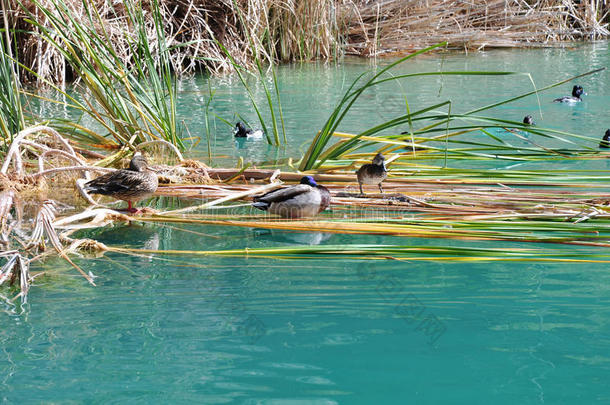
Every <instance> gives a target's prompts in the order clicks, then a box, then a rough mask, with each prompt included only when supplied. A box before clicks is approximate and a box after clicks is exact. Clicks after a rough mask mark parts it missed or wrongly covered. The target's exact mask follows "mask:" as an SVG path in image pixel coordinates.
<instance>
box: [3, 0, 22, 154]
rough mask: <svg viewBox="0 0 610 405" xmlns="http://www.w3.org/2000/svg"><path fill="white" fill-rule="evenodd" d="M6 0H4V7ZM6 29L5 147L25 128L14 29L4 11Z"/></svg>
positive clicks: (4, 55)
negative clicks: (14, 50) (11, 28)
mask: <svg viewBox="0 0 610 405" xmlns="http://www.w3.org/2000/svg"><path fill="white" fill-rule="evenodd" d="M4 3H5V0H3V7H4V5H5V4H4ZM2 17H3V25H4V29H3V30H2V32H0V138H1V139H2V142H3V146H4V148H7V147H8V145H9V144H10V143H11V142H12V140H13V135H14V134H16V133H18V132H19V131H21V130H22V129H24V128H25V118H24V113H23V107H24V106H23V102H22V98H21V83H20V81H19V78H18V76H17V75H18V72H19V70H18V67H17V64H16V63H15V57H14V55H13V52H12V46H11V45H12V44H11V42H12V39H13V36H12V31H10V30H9V25H8V18H7V15H6V13H3V16H2Z"/></svg>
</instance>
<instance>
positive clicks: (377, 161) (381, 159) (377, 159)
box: [373, 153, 385, 166]
mask: <svg viewBox="0 0 610 405" xmlns="http://www.w3.org/2000/svg"><path fill="white" fill-rule="evenodd" d="M384 161H385V158H384V157H383V155H382V154H381V153H378V154H376V155H375V157H374V158H373V164H374V165H376V166H382V165H383V162H384Z"/></svg>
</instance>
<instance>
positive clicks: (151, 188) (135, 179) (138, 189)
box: [84, 152, 159, 213]
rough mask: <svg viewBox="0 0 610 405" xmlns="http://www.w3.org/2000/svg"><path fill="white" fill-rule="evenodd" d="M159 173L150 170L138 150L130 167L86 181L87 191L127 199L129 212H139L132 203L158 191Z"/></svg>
mask: <svg viewBox="0 0 610 405" xmlns="http://www.w3.org/2000/svg"><path fill="white" fill-rule="evenodd" d="M158 185H159V180H158V179H157V175H156V174H155V173H153V172H151V171H149V170H148V162H147V161H146V159H145V158H144V156H142V154H141V153H140V152H136V153H135V155H133V158H132V159H131V162H129V168H128V169H120V170H117V171H114V172H112V173H108V174H104V175H103V176H100V177H97V178H95V179H93V180H91V181H88V182H87V183H85V187H84V189H85V191H87V192H88V193H91V194H102V195H107V196H110V197H113V198H116V199H117V200H123V201H127V204H128V208H127V209H128V211H129V212H132V213H133V212H138V211H139V210H138V209H136V208H133V206H132V204H135V203H136V202H137V201H139V200H141V199H143V198H146V197H148V196H150V195H151V194H153V193H154V192H155V191H157V186H158Z"/></svg>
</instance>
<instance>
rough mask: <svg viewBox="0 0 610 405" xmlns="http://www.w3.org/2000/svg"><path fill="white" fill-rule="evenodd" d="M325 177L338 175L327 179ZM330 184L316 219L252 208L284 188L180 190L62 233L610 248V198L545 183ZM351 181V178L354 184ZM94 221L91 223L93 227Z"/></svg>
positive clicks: (94, 213)
mask: <svg viewBox="0 0 610 405" xmlns="http://www.w3.org/2000/svg"><path fill="white" fill-rule="evenodd" d="M324 176H326V177H327V178H330V177H333V175H324ZM335 177H336V178H340V179H343V181H337V180H336V179H335V181H334V182H330V181H328V182H325V183H324V184H325V186H326V187H328V188H329V190H330V191H331V194H332V202H331V207H330V209H329V210H327V211H325V212H323V213H321V214H320V215H319V216H318V217H316V218H311V219H299V220H287V219H281V218H279V217H275V216H272V215H268V214H266V213H263V212H260V211H258V210H255V209H253V208H251V207H250V203H251V199H252V196H254V195H258V194H261V193H263V192H266V191H269V190H271V189H274V188H276V187H279V186H280V184H279V182H271V183H268V184H260V183H251V182H249V181H248V182H245V183H244V184H237V183H232V184H224V185H218V184H217V185H178V186H166V187H163V188H162V189H161V190H160V191H159V193H160V194H162V195H163V194H166V195H172V196H174V197H184V198H186V199H188V200H189V203H192V202H193V201H195V203H193V205H191V206H188V207H185V208H184V207H183V208H178V209H172V210H166V211H156V212H152V213H150V214H147V215H143V216H137V217H129V216H126V215H121V216H117V215H116V212H114V211H112V210H106V211H102V210H91V211H88V212H87V214H86V215H84V213H81V214H77V215H74V216H70V217H64V218H61V219H58V220H57V221H56V222H55V226H56V227H57V228H58V229H64V230H74V229H81V228H95V227H99V226H104V225H106V224H109V223H112V222H114V221H116V220H119V221H121V220H126V221H142V222H154V223H160V224H192V225H197V224H199V225H220V226H240V227H253V228H266V229H278V230H286V231H299V232H325V233H346V234H378V235H392V236H402V237H421V238H446V239H462V240H505V241H518V242H546V243H561V244H578V245H591V246H604V247H606V246H610V220H609V219H610V205H609V204H610V193H607V192H602V193H600V192H599V191H597V190H592V189H591V188H590V187H591V186H594V184H585V186H586V187H581V188H579V187H576V186H574V185H571V186H570V187H566V186H567V185H568V184H562V183H558V184H550V183H549V184H547V185H545V186H535V187H531V186H528V187H510V186H506V185H504V184H493V185H492V184H484V185H476V184H451V183H450V182H442V181H431V180H429V181H422V180H419V181H417V182H416V181H413V182H402V181H399V180H404V179H391V180H390V181H388V182H385V183H384V189H385V191H386V192H385V193H384V194H380V193H378V192H376V193H374V194H365V195H360V194H359V193H358V192H356V190H357V185H356V183H355V177H354V176H353V175H347V174H345V175H336V176H335ZM349 180H352V181H349ZM87 221H89V222H87Z"/></svg>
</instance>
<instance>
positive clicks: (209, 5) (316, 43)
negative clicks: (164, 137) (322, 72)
mask: <svg viewBox="0 0 610 405" xmlns="http://www.w3.org/2000/svg"><path fill="white" fill-rule="evenodd" d="M2 4H3V8H2V9H3V11H4V12H3V17H5V21H6V23H5V24H4V25H7V26H9V27H11V28H13V29H14V31H13V32H14V34H15V41H14V42H15V44H16V48H17V49H19V50H20V55H19V59H20V60H21V61H22V62H23V64H24V66H26V67H27V68H28V69H27V70H24V72H23V73H24V74H23V79H29V80H30V81H35V82H37V83H38V84H39V85H44V84H45V83H46V82H55V83H65V82H66V81H70V80H72V79H74V78H75V76H74V72H73V70H72V67H71V66H70V62H69V61H68V60H66V55H65V54H64V52H62V51H61V50H60V49H57V48H56V47H54V46H53V45H52V44H50V43H49V42H47V41H45V40H43V39H42V38H41V36H40V34H41V33H42V32H43V31H44V30H45V29H47V28H49V27H51V26H52V22H51V18H50V17H49V14H48V13H47V10H50V11H51V13H52V14H53V15H54V16H56V17H58V16H59V15H61V13H62V12H63V11H61V8H62V7H65V8H66V9H67V10H69V12H70V13H71V15H72V16H73V19H74V21H75V22H77V23H78V24H82V25H84V26H89V25H90V26H91V28H93V29H94V30H96V31H97V32H98V34H99V35H102V32H103V33H104V35H105V36H106V39H107V41H108V42H111V43H112V44H114V46H115V47H116V49H117V56H118V57H119V58H120V60H121V63H122V64H123V65H125V66H126V67H128V68H134V67H135V66H136V65H137V60H138V58H139V56H140V55H139V53H138V51H137V50H136V49H134V48H133V46H132V41H133V37H132V35H131V34H129V33H131V32H132V30H133V29H134V24H133V21H132V18H131V17H132V16H131V13H130V11H129V10H130V9H132V8H134V7H138V8H141V9H142V10H144V18H145V20H144V26H145V27H146V34H145V35H146V38H147V39H148V40H149V42H150V43H151V44H155V43H158V39H159V38H158V37H159V35H162V36H164V37H165V39H166V40H167V46H168V60H169V63H170V65H171V68H172V71H173V72H174V73H175V74H176V75H177V76H183V75H189V74H192V73H194V72H196V71H200V70H205V71H209V72H213V73H221V72H226V71H232V70H233V69H234V66H235V65H234V64H233V63H232V62H231V60H230V58H229V57H228V55H227V52H225V51H224V50H223V48H224V49H226V50H227V51H228V54H230V55H231V56H232V58H233V59H234V60H235V61H236V62H237V64H238V65H240V66H246V67H250V68H255V67H256V60H259V61H262V62H266V63H271V62H276V61H284V62H286V61H293V60H311V59H319V58H321V59H331V58H335V57H338V56H340V55H343V54H355V55H360V56H368V57H376V56H380V55H395V54H401V53H404V52H412V51H413V50H417V49H423V48H426V47H428V46H430V45H432V44H435V43H439V42H442V41H447V42H448V44H449V46H450V47H453V48H460V49H480V48H485V47H519V46H549V45H552V44H554V43H557V42H561V41H574V40H581V39H586V40H595V39H600V38H606V37H608V35H609V31H608V20H609V15H608V12H609V10H610V6H609V5H608V3H607V2H606V1H604V0H593V1H586V2H578V3H577V2H572V1H564V0H542V1H537V2H535V3H534V4H532V3H531V2H526V1H522V0H509V1H505V0H492V1H486V2H466V1H456V0H426V1H422V0H409V1H404V0H384V1H365V0H356V1H344V0H312V1H306V2H296V1H286V0H221V1H210V0H196V1H189V2H185V1H170V2H168V1H163V2H157V1H156V0H146V1H135V0H129V1H126V2H118V3H117V2H107V1H94V0H87V1H84V2H81V1H72V0H68V1H66V0H64V1H33V0H23V1H18V0H6V1H4V2H3V3H2ZM57 4H59V5H61V6H62V7H59V8H57ZM157 10H158V13H159V15H160V17H161V19H162V20H163V22H164V23H163V32H162V33H161V32H159V31H158V30H157V29H156V28H155V23H154V19H155V14H156V13H157ZM92 12H93V14H95V15H97V16H98V17H99V19H97V21H92V20H90V14H91V13H92ZM32 22H35V23H34V24H33V23H32ZM69 33H70V32H69ZM69 33H68V34H69ZM125 33H128V34H127V35H126V34H125ZM30 72H36V73H37V74H36V75H33V74H31V73H30Z"/></svg>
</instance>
